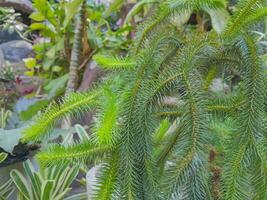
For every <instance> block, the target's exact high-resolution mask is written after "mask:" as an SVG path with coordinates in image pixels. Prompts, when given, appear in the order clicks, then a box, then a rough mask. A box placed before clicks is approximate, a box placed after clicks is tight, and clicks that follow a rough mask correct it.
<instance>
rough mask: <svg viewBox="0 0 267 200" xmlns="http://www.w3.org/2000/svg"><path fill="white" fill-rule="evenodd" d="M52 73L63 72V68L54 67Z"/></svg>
mask: <svg viewBox="0 0 267 200" xmlns="http://www.w3.org/2000/svg"><path fill="white" fill-rule="evenodd" d="M52 71H53V72H61V71H62V67H60V66H58V65H56V66H53V67H52Z"/></svg>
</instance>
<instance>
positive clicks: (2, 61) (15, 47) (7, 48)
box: [0, 40, 33, 72]
mask: <svg viewBox="0 0 267 200" xmlns="http://www.w3.org/2000/svg"><path fill="white" fill-rule="evenodd" d="M32 55H33V49H32V45H31V44H30V43H28V42H25V41H23V40H14V41H10V42H6V43H3V44H1V45H0V69H1V67H2V68H3V67H7V66H8V65H10V66H11V67H13V70H14V72H19V71H21V70H22V71H25V68H24V62H23V59H24V58H28V57H31V56H32Z"/></svg>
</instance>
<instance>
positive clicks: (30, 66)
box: [23, 58, 36, 69]
mask: <svg viewBox="0 0 267 200" xmlns="http://www.w3.org/2000/svg"><path fill="white" fill-rule="evenodd" d="M23 62H24V63H25V66H26V67H27V68H28V69H33V68H34V67H35V66H36V60H35V59H34V58H25V59H23Z"/></svg>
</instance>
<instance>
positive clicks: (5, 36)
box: [0, 30, 21, 44]
mask: <svg viewBox="0 0 267 200" xmlns="http://www.w3.org/2000/svg"><path fill="white" fill-rule="evenodd" d="M12 40H21V37H20V36H19V34H18V33H17V32H15V31H13V32H10V31H8V30H2V31H0V44H2V43H5V42H10V41H12Z"/></svg>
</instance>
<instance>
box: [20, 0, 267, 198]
mask: <svg viewBox="0 0 267 200" xmlns="http://www.w3.org/2000/svg"><path fill="white" fill-rule="evenodd" d="M118 2H119V4H120V5H121V2H120V1H118ZM160 5H162V7H160V8H159V9H158V10H157V11H158V12H156V13H155V15H153V16H152V17H151V18H150V19H148V20H147V21H145V22H144V24H143V25H141V28H140V30H141V31H140V32H139V33H138V35H137V38H136V45H135V47H134V48H133V49H132V50H133V52H131V57H127V56H126V57H124V58H112V57H106V56H102V55H101V54H98V55H96V56H95V57H94V59H95V61H96V62H97V63H98V64H100V65H101V66H102V67H103V68H105V69H130V70H118V71H115V73H116V76H115V75H114V71H112V73H111V76H109V77H108V78H106V79H104V80H103V82H104V87H102V88H101V89H100V90H98V91H91V92H89V93H84V94H83V93H76V94H75V93H72V94H70V95H69V96H67V97H66V98H65V100H64V101H63V102H62V104H60V105H57V104H55V105H52V106H51V107H50V108H48V109H47V110H46V111H45V112H44V113H43V114H42V115H41V116H40V117H39V118H37V119H36V121H35V123H34V124H33V125H32V126H30V127H29V128H28V129H27V130H26V131H25V135H24V140H25V141H29V140H39V139H42V138H43V137H45V136H48V135H49V134H48V133H49V132H50V131H51V129H52V127H53V126H54V125H56V124H55V122H56V121H58V120H59V119H62V118H63V117H65V116H66V115H69V114H75V115H80V114H81V113H83V112H84V111H88V110H89V111H90V110H92V109H93V108H95V110H96V114H95V119H94V121H93V122H94V125H93V128H92V129H91V130H92V133H91V134H92V137H90V139H89V138H87V139H85V140H84V141H81V142H79V143H75V144H73V145H69V146H60V145H55V146H52V147H50V148H48V149H47V150H45V151H43V152H40V153H39V154H38V155H37V158H38V159H39V160H40V161H41V163H42V164H44V165H53V164H59V163H64V162H69V163H73V162H75V163H88V162H90V161H95V162H101V168H100V173H99V175H98V176H97V184H96V186H95V187H96V189H95V193H94V195H93V197H94V198H95V199H103V200H104V199H105V200H106V199H122V200H124V199H125V200H126V199H127V200H129V199H131V200H139V199H144V200H150V199H153V200H154V199H160V198H163V199H187V200H211V199H216V198H223V199H226V200H238V199H240V200H241V199H242V200H243V199H265V198H266V130H265V129H266V128H265V126H266V125H265V123H266V121H264V118H265V115H266V105H265V101H266V95H265V94H266V87H265V85H264V84H265V81H266V80H265V79H266V74H265V73H264V67H265V66H264V63H263V62H262V60H261V58H260V56H261V51H260V50H259V47H258V43H257V41H256V40H255V39H254V38H253V37H252V36H251V35H250V32H247V31H246V30H247V27H248V26H249V25H250V24H253V23H254V22H255V21H257V20H258V19H260V18H261V17H262V16H263V15H265V12H266V11H265V10H266V8H264V7H263V6H262V5H261V2H260V1H256V0H246V1H242V2H241V3H240V4H239V5H238V7H237V10H236V12H235V13H234V14H233V15H232V16H231V17H230V19H229V21H228V23H227V25H225V24H224V23H223V24H221V23H220V21H217V22H216V23H217V26H218V27H217V28H218V29H220V31H219V32H221V31H222V34H221V35H218V34H215V33H214V32H213V31H210V32H208V33H206V32H203V30H201V29H199V30H194V31H192V32H188V30H187V29H185V30H180V29H179V28H178V29H177V26H175V25H174V24H173V21H172V20H171V18H172V17H173V14H174V15H178V16H181V15H183V14H188V13H189V14H190V13H191V12H197V13H202V12H203V11H204V12H205V13H206V12H207V13H209V14H210V15H211V16H214V15H215V14H214V12H216V11H219V13H224V12H226V11H225V10H224V8H225V2H224V1H220V0H218V1H210V0H208V1H204V0H190V1H174V0H169V1H165V2H163V3H160ZM217 14H218V13H217ZM246 16H247V18H246V19H245V17H246ZM225 18H228V17H225ZM217 20H219V19H217ZM214 23H215V22H214ZM225 26H226V27H225ZM187 28H188V27H187ZM240 33H242V34H240ZM221 36H222V37H221ZM225 76H226V78H225ZM234 76H238V78H239V79H238V80H237V81H236V82H234V78H233V77H234ZM110 77H111V78H110ZM113 77H114V78H113ZM115 77H116V78H115ZM118 77H119V78H118ZM215 78H220V79H222V82H223V83H224V82H226V83H229V85H230V84H231V85H230V86H229V88H227V90H224V88H223V89H222V90H219V92H218V91H217V92H216V91H212V90H211V87H212V86H214V84H215V83H214V79H215ZM113 79H114V80H113ZM118 79H120V82H119V83H118V81H117V80H118ZM103 82H102V83H100V84H103ZM121 83H123V84H121ZM222 87H224V85H222ZM170 99H172V101H171V102H170ZM162 110H163V113H164V111H165V110H167V111H170V112H169V113H174V114H173V115H171V114H170V115H168V114H166V115H164V114H163V115H162V114H159V111H162ZM162 117H164V118H162ZM165 118H167V119H165ZM231 119H234V120H231ZM159 125H160V126H159ZM216 137H217V138H218V140H219V141H215V140H216ZM228 140H229V141H228ZM225 144H227V145H229V146H225ZM212 149H216V150H217V151H218V152H219V153H218V154H219V155H217V153H214V151H212ZM212 153H213V154H212ZM214 165H218V166H219V170H217V171H215V172H217V173H215V172H214V169H215V168H213V167H214ZM221 168H222V169H223V170H221ZM221 171H222V172H221ZM221 173H223V174H221ZM211 176H212V177H211ZM215 178H217V179H218V180H217V182H219V183H221V182H222V183H223V184H222V185H220V184H218V183H217V185H215V181H214V179H215ZM49 184H50V185H52V183H49ZM49 184H48V185H47V186H44V187H46V188H49V186H50V185H49ZM215 187H217V188H216V190H217V191H219V193H218V194H217V195H216V197H215V194H214V191H212V190H214V188H215Z"/></svg>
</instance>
